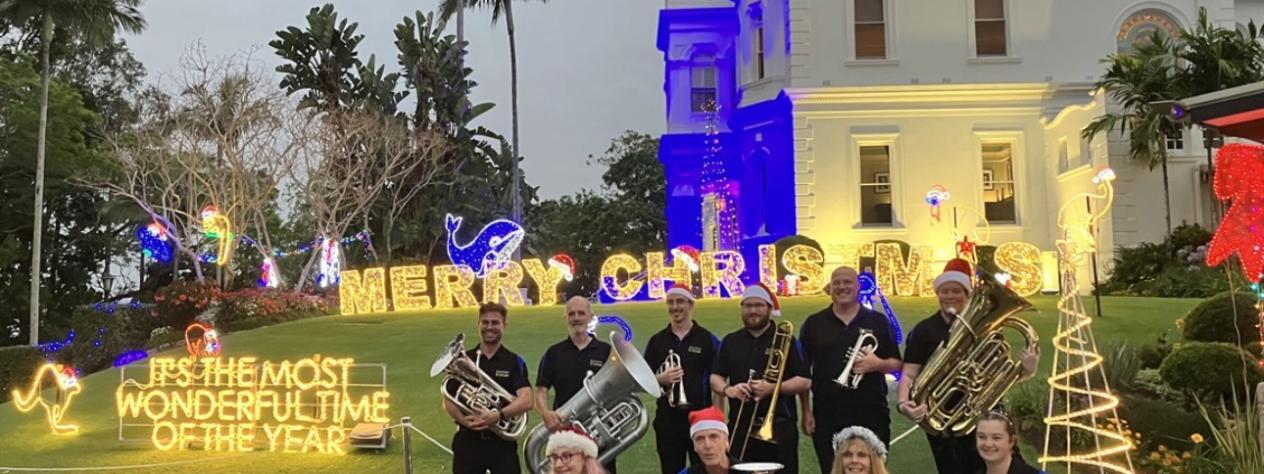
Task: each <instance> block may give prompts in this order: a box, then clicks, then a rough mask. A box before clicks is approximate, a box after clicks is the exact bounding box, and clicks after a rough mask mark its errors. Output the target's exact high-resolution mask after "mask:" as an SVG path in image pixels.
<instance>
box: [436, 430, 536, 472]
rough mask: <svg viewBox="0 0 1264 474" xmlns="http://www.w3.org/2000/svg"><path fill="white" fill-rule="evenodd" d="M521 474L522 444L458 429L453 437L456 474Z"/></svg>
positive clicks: (483, 433)
mask: <svg viewBox="0 0 1264 474" xmlns="http://www.w3.org/2000/svg"><path fill="white" fill-rule="evenodd" d="M489 470H490V471H491V473H492V474H521V473H522V468H521V467H520V465H519V464H518V443H516V442H513V441H506V440H504V439H501V438H500V437H499V436H496V434H495V433H492V432H491V431H470V430H467V429H460V430H457V432H456V434H455V435H453V436H452V472H453V474H486V473H487V471H489Z"/></svg>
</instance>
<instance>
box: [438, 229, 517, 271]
mask: <svg viewBox="0 0 1264 474" xmlns="http://www.w3.org/2000/svg"><path fill="white" fill-rule="evenodd" d="M461 220H462V218H461V217H458V216H453V215H452V214H447V215H446V216H445V217H444V222H445V224H446V227H447V229H448V258H449V259H450V260H451V261H452V264H453V265H465V266H467V267H470V269H472V270H474V276H475V277H478V278H483V277H484V276H486V275H487V271H488V270H498V269H500V268H501V267H503V266H504V264H505V263H506V262H508V261H509V259H510V258H512V257H513V254H514V251H515V250H518V246H519V245H520V244H522V238H523V237H524V236H525V235H526V232H525V231H524V230H523V229H522V226H520V225H518V224H517V223H515V222H513V221H511V220H507V219H498V220H495V221H492V222H491V223H490V224H487V225H486V226H483V228H482V230H479V231H478V234H477V235H475V236H474V239H473V240H471V241H470V242H469V243H467V244H465V245H461V244H459V243H457V241H456V232H457V230H458V229H460V228H461Z"/></svg>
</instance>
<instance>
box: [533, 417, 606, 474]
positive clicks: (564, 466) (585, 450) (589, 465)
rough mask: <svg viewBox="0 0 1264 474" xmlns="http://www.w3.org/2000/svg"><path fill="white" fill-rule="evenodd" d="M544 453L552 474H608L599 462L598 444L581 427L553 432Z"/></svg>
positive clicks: (571, 427)
mask: <svg viewBox="0 0 1264 474" xmlns="http://www.w3.org/2000/svg"><path fill="white" fill-rule="evenodd" d="M544 452H545V453H547V454H548V456H549V466H550V468H549V472H550V473H551V474H606V470H605V469H604V468H602V467H601V463H599V462H597V442H596V441H593V439H592V437H591V436H588V433H585V432H584V430H583V429H581V428H579V427H576V426H570V427H567V428H563V429H561V430H558V431H555V432H553V434H551V435H549V441H548V444H546V445H545V448H544Z"/></svg>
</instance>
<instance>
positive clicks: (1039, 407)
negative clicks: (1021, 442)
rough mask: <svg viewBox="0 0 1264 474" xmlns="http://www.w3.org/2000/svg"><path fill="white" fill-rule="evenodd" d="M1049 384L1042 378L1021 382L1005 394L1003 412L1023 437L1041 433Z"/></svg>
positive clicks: (1027, 437) (1046, 409) (1047, 406)
mask: <svg viewBox="0 0 1264 474" xmlns="http://www.w3.org/2000/svg"><path fill="white" fill-rule="evenodd" d="M1048 398H1049V384H1048V383H1046V382H1045V381H1044V380H1042V379H1032V380H1028V381H1026V382H1021V383H1019V384H1018V385H1015V386H1014V388H1012V389H1010V391H1009V394H1007V395H1006V396H1005V412H1006V413H1007V415H1008V416H1009V417H1010V419H1011V420H1014V427H1015V428H1016V429H1017V430H1018V432H1019V433H1020V434H1021V435H1023V436H1024V438H1026V439H1028V440H1030V439H1035V438H1031V436H1038V435H1043V434H1044V430H1045V424H1044V417H1045V415H1046V414H1047V411H1048V408H1049V405H1048V403H1049V400H1048Z"/></svg>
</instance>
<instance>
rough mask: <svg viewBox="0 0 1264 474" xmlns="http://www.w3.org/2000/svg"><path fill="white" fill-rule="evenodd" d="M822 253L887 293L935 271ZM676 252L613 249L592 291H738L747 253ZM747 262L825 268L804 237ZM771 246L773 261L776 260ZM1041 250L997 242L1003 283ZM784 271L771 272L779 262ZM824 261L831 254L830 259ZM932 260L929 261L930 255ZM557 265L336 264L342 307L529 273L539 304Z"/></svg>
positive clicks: (858, 248)
mask: <svg viewBox="0 0 1264 474" xmlns="http://www.w3.org/2000/svg"><path fill="white" fill-rule="evenodd" d="M835 252H837V254H835V255H831V257H833V258H832V259H831V260H830V261H831V262H838V264H841V265H847V266H850V267H852V268H860V265H859V264H860V260H861V259H862V258H863V259H872V261H873V262H874V268H873V271H874V274H875V275H876V277H877V282H878V285H879V286H881V287H882V288H885V289H886V290H885V291H886V292H887V294H890V295H895V296H933V295H934V294H935V291H934V280H935V276H937V275H939V272H940V268H942V262H936V261H934V259H933V254H934V252H933V248H932V247H931V246H930V245H924V244H914V245H911V246H909V251H908V255H907V257H906V256H905V255H904V252H902V251H901V248H900V244H898V243H892V242H883V243H858V244H846V245H842V246H839V247H838V248H837V249H836V250H835ZM680 254H681V252H672V253H667V252H648V253H646V254H645V255H644V257H643V258H636V257H634V256H632V255H627V254H619V255H613V256H610V257H609V258H607V259H606V261H605V262H604V263H603V264H602V265H601V275H600V278H601V280H600V284H601V291H602V292H603V293H604V294H605V295H606V296H607V297H609V298H610V299H612V300H615V301H627V300H630V299H632V298H635V297H637V295H638V294H642V293H643V294H644V295H646V296H648V298H649V299H652V300H655V299H662V298H664V297H665V296H666V291H667V288H670V287H671V285H672V284H677V285H683V286H685V287H693V284H694V282H695V281H697V282H698V283H699V286H700V287H701V294H702V297H703V298H720V297H723V296H725V295H740V294H742V292H743V291H744V289H745V286H746V283H745V282H744V281H743V278H742V275H744V274H746V270H747V263H746V260H745V259H744V258H743V257H742V254H740V253H738V252H733V251H717V252H700V253H699V254H698V255H697V257H696V258H693V257H690V258H682V257H680ZM758 255H759V261H758V262H757V263H756V266H757V268H755V269H754V270H757V273H752V275H758V278H759V281H760V282H762V283H764V284H767V285H768V286H769V287H771V288H777V287H778V285H777V283H778V282H782V281H786V280H791V281H793V282H794V287H795V291H794V294H799V295H813V294H819V293H821V292H822V291H824V289H825V285H826V284H828V283H829V271H830V270H831V269H830V268H827V267H826V263H825V262H826V261H827V260H826V258H825V255H824V254H823V253H822V252H821V251H820V250H818V249H816V248H814V247H810V246H807V245H794V246H791V247H788V248H786V249H785V251H784V252H780V251H779V250H778V249H777V248H776V247H775V246H773V245H762V246H760V247H759V249H758ZM778 256H780V262H778ZM1041 257H1042V253H1041V251H1040V249H1039V248H1037V247H1036V246H1034V245H1032V244H1029V243H1025V242H1007V243H1004V244H1001V245H1000V246H998V247H997V248H996V253H995V256H994V259H995V262H996V265H997V266H998V267H999V268H1000V270H1001V271H1002V272H1005V273H1007V274H1008V275H1009V277H1010V280H1009V285H1010V287H1011V288H1012V289H1014V291H1015V292H1017V293H1019V294H1021V295H1024V296H1026V295H1031V294H1033V293H1035V292H1037V291H1040V289H1041V286H1042V282H1043V280H1042V275H1043V272H1045V271H1055V272H1056V268H1053V269H1045V268H1043V267H1042V263H1041ZM778 263H780V267H784V268H785V270H786V273H785V274H779V266H778ZM832 264H833V263H832ZM936 264H938V265H940V268H934V267H935V265H936ZM564 267H565V266H564V265H553V264H545V263H544V262H542V261H541V260H540V259H525V260H523V261H522V262H521V263H519V262H515V261H504V262H502V263H501V264H500V265H499V267H498V268H488V270H487V272H486V275H485V276H484V277H482V292H481V293H482V294H481V295H480V294H475V282H476V281H477V280H478V279H479V278H478V277H477V275H476V273H475V272H474V270H473V269H471V268H470V267H469V266H467V265H437V266H434V267H430V266H427V265H408V266H398V267H391V268H389V269H388V268H383V267H373V268H366V269H362V270H345V271H343V272H342V286H341V287H340V288H339V297H340V301H341V307H342V314H361V313H376V312H385V311H415V310H422V309H431V308H435V309H450V308H466V307H474V306H478V304H479V303H480V302H498V301H502V300H503V301H505V302H506V303H508V304H509V305H511V306H514V305H522V304H524V300H523V297H522V293H521V292H520V291H519V288H521V287H523V284H524V280H525V278H530V279H531V280H532V282H533V283H534V284H535V286H536V287H537V288H539V289H540V291H539V294H540V301H539V302H538V304H543V305H549V304H556V303H557V288H558V285H559V284H560V283H561V282H562V281H563V280H565V279H566V274H567V269H566V268H564Z"/></svg>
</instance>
